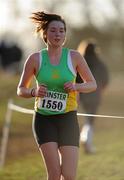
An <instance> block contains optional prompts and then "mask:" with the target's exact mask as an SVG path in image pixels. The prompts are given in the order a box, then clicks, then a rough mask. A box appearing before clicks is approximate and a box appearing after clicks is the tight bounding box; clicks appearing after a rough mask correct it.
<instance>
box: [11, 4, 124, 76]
mask: <svg viewBox="0 0 124 180" xmlns="http://www.w3.org/2000/svg"><path fill="white" fill-rule="evenodd" d="M8 2H9V1H8ZM19 2H22V1H19V0H14V1H10V4H9V5H11V13H13V15H12V17H13V18H15V21H16V22H17V20H18V21H19V19H20V21H23V19H24V18H27V19H28V17H29V16H30V14H31V12H32V11H42V10H44V11H48V12H51V13H58V14H60V15H62V16H63V17H64V18H65V20H66V23H67V26H68V32H67V33H68V36H67V37H68V38H67V43H66V45H67V46H69V47H70V48H74V49H76V48H77V46H78V44H79V43H80V41H82V40H85V39H87V38H95V39H96V40H97V43H98V45H99V46H100V49H101V52H100V53H101V56H102V58H103V60H104V62H105V63H106V64H107V65H108V67H109V69H110V71H114V72H115V71H116V72H123V70H124V62H123V57H124V51H123V48H124V34H123V31H124V21H123V20H124V14H123V12H124V11H123V10H124V1H123V0H107V2H109V8H110V9H109V8H108V6H107V5H106V6H104V7H103V9H104V10H105V11H101V9H102V4H100V2H102V1H100V0H99V4H95V3H96V1H94V0H77V1H76V2H75V1H72V0H61V1H58V0H53V1H49V0H37V1H35V0H30V1H29V2H30V6H31V7H29V6H28V4H27V5H25V6H22V8H21V6H20V4H19ZM104 2H106V1H104ZM72 4H73V6H72ZM77 5H78V6H77ZM95 5H96V6H95ZM24 7H25V9H24ZM74 7H75V8H74ZM26 8H27V9H26ZM71 8H72V9H71ZM73 8H74V9H73ZM76 8H77V9H76ZM26 10H27V11H26ZM69 11H70V12H69ZM106 12H108V13H106ZM109 12H110V13H109ZM26 13H27V14H28V15H27V14H26ZM77 13H79V14H78V15H77ZM27 16H28V17H27ZM75 16H77V21H79V22H80V23H78V24H76V25H74V22H73V21H74V18H75ZM27 21H29V19H28V20H27ZM75 22H76V21H75ZM26 25H27V26H25V27H24V28H23V30H22V31H20V32H19V36H20V35H21V36H20V37H19V38H18V39H17V41H18V40H19V41H21V42H22V46H24V47H25V48H26V47H28V46H30V48H32V47H33V45H34V46H37V47H42V46H44V44H43V43H42V42H40V40H37V43H36V42H34V39H33V40H31V38H32V37H30V36H31V33H32V32H31V31H32V27H33V26H32V24H30V23H29V24H26ZM29 33H30V36H29ZM27 35H28V36H27ZM25 38H27V42H26V41H25V42H24V40H25ZM30 48H29V49H30ZM33 48H34V49H35V47H33ZM26 50H27V49H26ZM30 51H31V49H30V50H29V51H28V52H30Z"/></svg>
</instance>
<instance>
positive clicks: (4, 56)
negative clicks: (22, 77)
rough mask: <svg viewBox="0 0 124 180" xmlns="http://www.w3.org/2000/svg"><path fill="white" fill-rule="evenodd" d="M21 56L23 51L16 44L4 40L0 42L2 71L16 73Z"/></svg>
mask: <svg viewBox="0 0 124 180" xmlns="http://www.w3.org/2000/svg"><path fill="white" fill-rule="evenodd" d="M22 56H23V51H22V49H21V48H20V47H19V45H18V44H16V43H13V42H7V41H6V40H2V41H1V42H0V61H1V62H0V65H1V68H2V69H3V70H5V71H8V72H10V73H14V74H15V73H17V72H18V71H19V62H20V61H21V59H22Z"/></svg>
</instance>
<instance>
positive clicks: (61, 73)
mask: <svg viewBox="0 0 124 180" xmlns="http://www.w3.org/2000/svg"><path fill="white" fill-rule="evenodd" d="M75 80H76V73H75V72H74V69H73V66H72V64H71V57H70V50H69V49H67V48H63V49H62V55H61V58H60V63H59V64H58V65H52V64H51V63H50V59H49V56H48V51H47V49H42V50H41V52H40V68H39V71H38V74H37V75H36V81H37V84H46V86H47V89H48V91H47V95H46V96H45V97H44V98H39V97H37V98H36V99H35V111H36V112H39V113H41V114H44V115H54V114H63V113H66V112H69V111H73V110H76V109H77V92H75V91H73V92H69V93H67V92H66V91H65V90H64V83H66V82H68V81H71V82H73V83H74V82H75Z"/></svg>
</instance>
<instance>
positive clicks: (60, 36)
mask: <svg viewBox="0 0 124 180" xmlns="http://www.w3.org/2000/svg"><path fill="white" fill-rule="evenodd" d="M65 34H66V33H65V27H64V24H63V23H62V22H61V21H52V22H50V24H49V25H48V29H47V34H46V35H47V44H48V45H52V46H55V47H59V46H62V45H63V43H64V41H65Z"/></svg>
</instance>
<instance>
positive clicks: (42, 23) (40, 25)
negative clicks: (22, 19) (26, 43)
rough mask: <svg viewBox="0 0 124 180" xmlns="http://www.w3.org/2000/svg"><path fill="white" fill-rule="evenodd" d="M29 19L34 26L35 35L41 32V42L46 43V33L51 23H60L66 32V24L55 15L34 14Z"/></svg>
mask: <svg viewBox="0 0 124 180" xmlns="http://www.w3.org/2000/svg"><path fill="white" fill-rule="evenodd" d="M30 19H32V21H33V22H34V23H35V24H36V30H35V32H36V33H37V34H39V33H41V32H42V33H43V40H44V41H45V42H47V38H46V31H47V29H48V25H49V23H50V22H51V21H61V22H62V23H63V24H64V29H65V32H66V23H65V21H64V19H63V18H62V17H61V16H59V15H57V14H48V13H44V12H43V11H41V12H34V13H32V16H31V17H30Z"/></svg>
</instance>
